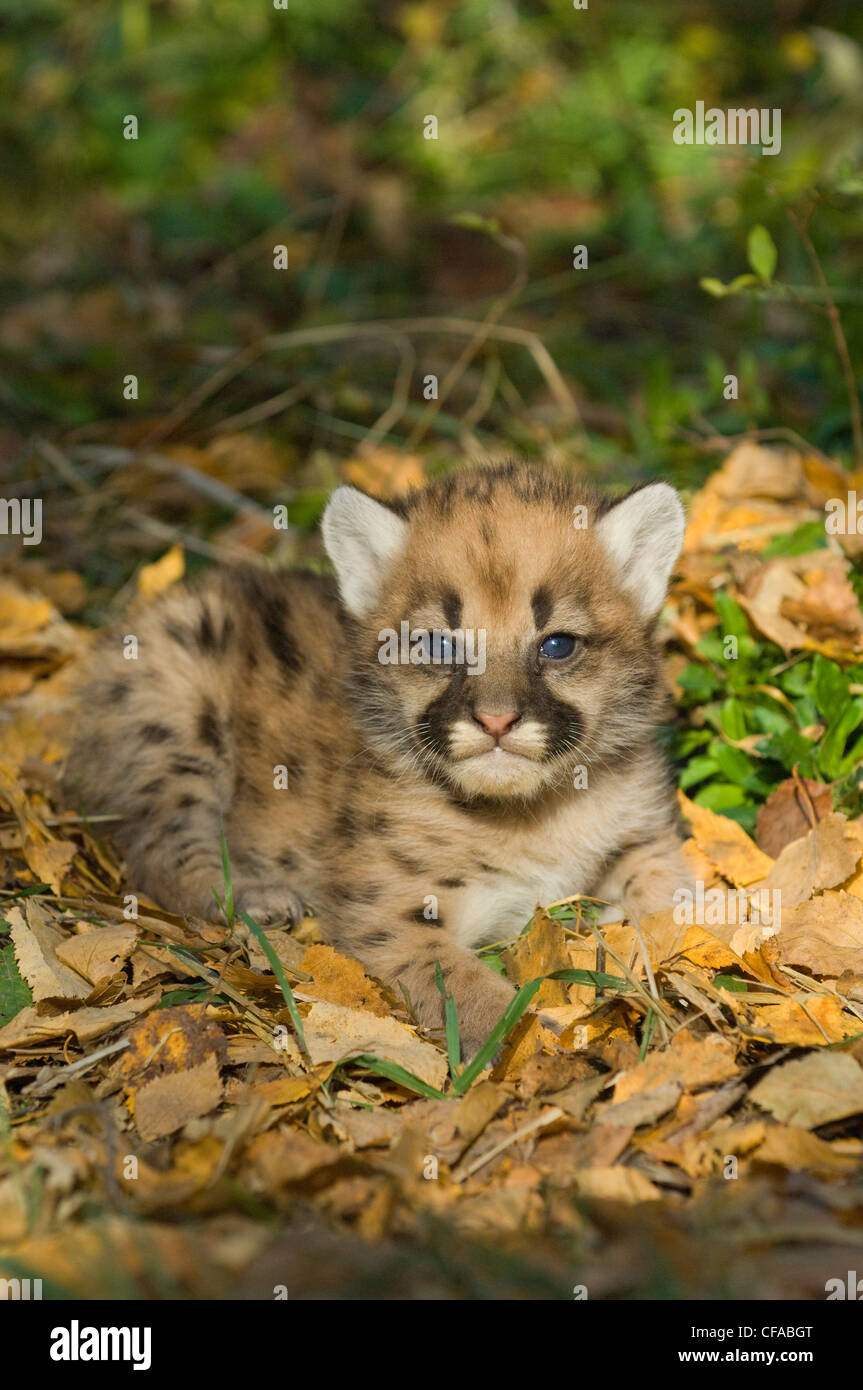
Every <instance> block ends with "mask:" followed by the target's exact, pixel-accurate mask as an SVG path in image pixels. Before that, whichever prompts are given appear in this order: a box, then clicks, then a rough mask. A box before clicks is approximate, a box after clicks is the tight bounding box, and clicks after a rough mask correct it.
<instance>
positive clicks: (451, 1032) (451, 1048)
mask: <svg viewBox="0 0 863 1390" xmlns="http://www.w3.org/2000/svg"><path fill="white" fill-rule="evenodd" d="M434 978H435V984H436V985H437V987H438V989H439V990H440V992H441V995H442V996H443V1001H444V1013H445V1016H446V1052H447V1058H448V1060H449V1072H450V1076H451V1077H452V1079H453V1081H455V1079H456V1074H457V1072H458V1069H459V1067H460V1066H461V1039H460V1038H459V1031H458V1009H457V1008H456V1002H455V1000H454V999H453V997H452V995H451V994H450V993H449V992H448V991H447V987H446V983H445V981H444V977H443V971H442V970H441V967H440V961H439V960H437V961H435V972H434Z"/></svg>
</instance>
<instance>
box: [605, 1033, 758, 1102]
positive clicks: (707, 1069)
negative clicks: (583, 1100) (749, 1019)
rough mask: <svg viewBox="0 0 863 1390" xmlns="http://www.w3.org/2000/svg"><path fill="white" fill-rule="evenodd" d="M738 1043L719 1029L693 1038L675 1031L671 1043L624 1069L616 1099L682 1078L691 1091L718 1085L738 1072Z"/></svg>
mask: <svg viewBox="0 0 863 1390" xmlns="http://www.w3.org/2000/svg"><path fill="white" fill-rule="evenodd" d="M734 1052H735V1049H734V1044H733V1043H731V1042H729V1041H728V1039H727V1038H723V1037H720V1036H719V1034H718V1033H708V1035H707V1036H706V1037H704V1038H693V1037H691V1036H690V1034H689V1033H688V1032H679V1033H676V1034H675V1035H674V1038H673V1040H672V1043H671V1046H670V1047H668V1048H665V1049H664V1050H663V1051H661V1052H651V1053H650V1054H649V1056H648V1057H647V1058H646V1059H645V1060H644V1061H643V1062H640V1063H639V1064H638V1066H636V1067H631V1068H630V1069H629V1070H628V1071H624V1072H621V1073H620V1075H619V1076H618V1078H617V1081H616V1083H615V1087H614V1099H615V1101H624V1100H628V1099H629V1097H630V1096H634V1095H636V1094H637V1093H638V1092H640V1091H648V1090H654V1089H655V1088H656V1087H657V1086H663V1085H665V1084H666V1082H669V1081H679V1082H680V1083H681V1084H682V1085H683V1086H684V1087H685V1089H686V1090H687V1091H698V1090H702V1089H703V1088H704V1087H705V1086H718V1085H719V1083H720V1082H721V1081H727V1080H729V1078H730V1077H733V1076H736V1075H737V1067H736V1066H735V1062H734Z"/></svg>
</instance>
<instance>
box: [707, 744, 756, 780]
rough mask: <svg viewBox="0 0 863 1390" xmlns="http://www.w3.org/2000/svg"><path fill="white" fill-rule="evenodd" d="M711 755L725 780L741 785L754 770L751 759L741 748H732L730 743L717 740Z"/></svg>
mask: <svg viewBox="0 0 863 1390" xmlns="http://www.w3.org/2000/svg"><path fill="white" fill-rule="evenodd" d="M713 755H714V757H715V759H716V762H717V764H718V766H719V770H720V772H721V773H722V775H723V777H724V778H725V780H726V782H734V783H736V784H737V785H739V786H743V784H744V783H745V781H746V779H747V777H751V775H752V773H753V771H754V764H753V762H752V759H751V758H748V757H747V756H746V754H745V753H744V752H743V750H742V749H741V748H732V747H731V745H730V744H728V743H721V742H720V741H719V740H717V742H716V746H715V748H714V749H713Z"/></svg>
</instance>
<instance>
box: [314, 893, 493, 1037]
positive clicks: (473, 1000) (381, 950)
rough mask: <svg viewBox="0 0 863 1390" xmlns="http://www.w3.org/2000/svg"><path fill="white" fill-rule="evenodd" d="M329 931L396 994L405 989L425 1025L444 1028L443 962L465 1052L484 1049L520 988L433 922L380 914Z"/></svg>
mask: <svg viewBox="0 0 863 1390" xmlns="http://www.w3.org/2000/svg"><path fill="white" fill-rule="evenodd" d="M328 925H329V924H328ZM328 935H329V938H330V940H331V941H332V944H333V945H334V946H335V948H336V949H337V950H339V951H344V952H345V953H346V954H348V955H352V956H354V957H356V959H357V960H359V961H360V962H361V963H362V965H363V966H364V967H365V968H366V970H368V972H369V974H371V975H375V976H377V978H378V979H379V980H382V981H383V983H384V984H386V985H389V986H390V988H391V989H392V990H393V991H394V993H395V994H396V995H398V996H399V997H403V995H402V992H404V996H406V997H407V999H408V1000H409V1001H410V1005H411V1007H412V1009H413V1011H414V1013H415V1015H416V1018H417V1020H418V1022H419V1023H421V1024H422V1025H423V1027H424V1028H443V1027H444V1002H443V998H442V997H441V993H440V990H439V989H438V987H437V985H436V983H435V966H436V963H437V962H438V961H439V962H440V966H441V971H442V973H443V978H444V981H445V984H446V987H447V990H448V992H449V993H450V994H451V995H452V996H453V999H454V1000H455V1004H456V1009H457V1010H458V1020H459V1032H460V1036H461V1042H462V1051H463V1054H464V1056H465V1057H470V1056H472V1055H473V1054H474V1053H475V1052H477V1051H478V1050H479V1048H480V1047H481V1046H482V1044H483V1043H484V1042H485V1040H486V1038H487V1037H488V1035H489V1033H490V1032H491V1030H492V1028H493V1027H494V1026H495V1024H496V1023H497V1022H498V1020H499V1019H500V1016H501V1014H502V1013H503V1011H504V1009H505V1008H506V1007H507V1005H508V1004H509V1002H510V1000H511V999H512V997H513V994H514V993H515V991H514V989H513V986H512V985H511V984H509V983H508V982H507V981H506V980H504V979H502V978H501V976H500V975H497V974H496V973H495V972H494V971H493V970H491V969H490V968H489V966H487V965H484V964H483V963H482V961H480V960H478V959H477V958H476V956H474V955H473V954H472V953H471V952H470V951H466V950H464V949H463V948H462V947H461V946H459V945H457V944H456V942H454V941H452V940H450V939H449V938H448V937H447V936H446V934H445V933H444V932H443V931H442V929H441V928H440V927H435V926H434V925H433V924H432V923H429V925H428V926H418V925H417V926H409V925H408V926H402V925H400V926H398V927H397V928H393V929H390V928H387V927H385V926H381V923H380V919H379V918H378V919H377V920H376V921H375V922H374V924H372V923H371V922H369V923H368V924H364V925H363V926H358V925H356V924H353V925H352V926H351V927H350V928H347V927H346V926H345V925H344V924H341V925H340V926H337V927H335V929H333V930H329V931H328Z"/></svg>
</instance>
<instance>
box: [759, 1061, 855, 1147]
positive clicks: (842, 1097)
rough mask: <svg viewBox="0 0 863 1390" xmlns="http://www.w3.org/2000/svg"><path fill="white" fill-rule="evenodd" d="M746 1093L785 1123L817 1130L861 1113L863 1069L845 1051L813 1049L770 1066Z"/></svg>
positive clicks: (763, 1108)
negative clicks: (792, 1058) (819, 1050)
mask: <svg viewBox="0 0 863 1390" xmlns="http://www.w3.org/2000/svg"><path fill="white" fill-rule="evenodd" d="M749 1094H750V1097H751V1099H752V1100H754V1101H755V1103H756V1104H757V1105H760V1106H761V1108H762V1110H769V1111H770V1113H771V1114H772V1115H775V1116H776V1118H777V1120H781V1121H782V1122H783V1123H784V1124H794V1125H802V1126H803V1127H804V1129H816V1128H817V1127H818V1126H819V1125H825V1124H829V1122H830V1121H831V1120H844V1119H846V1118H847V1117H848V1116H849V1115H859V1114H860V1113H861V1112H863V1069H861V1067H860V1065H859V1063H857V1062H855V1060H854V1058H853V1057H849V1056H848V1055H847V1054H846V1053H844V1052H823V1051H822V1052H812V1053H810V1054H809V1055H808V1056H806V1057H799V1058H796V1059H795V1060H794V1061H793V1062H782V1063H780V1065H779V1066H775V1067H771V1069H770V1071H768V1073H767V1075H766V1076H763V1077H762V1078H761V1080H760V1081H759V1082H758V1084H757V1085H756V1086H754V1087H753V1089H752V1090H751V1091H750V1093H749Z"/></svg>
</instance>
